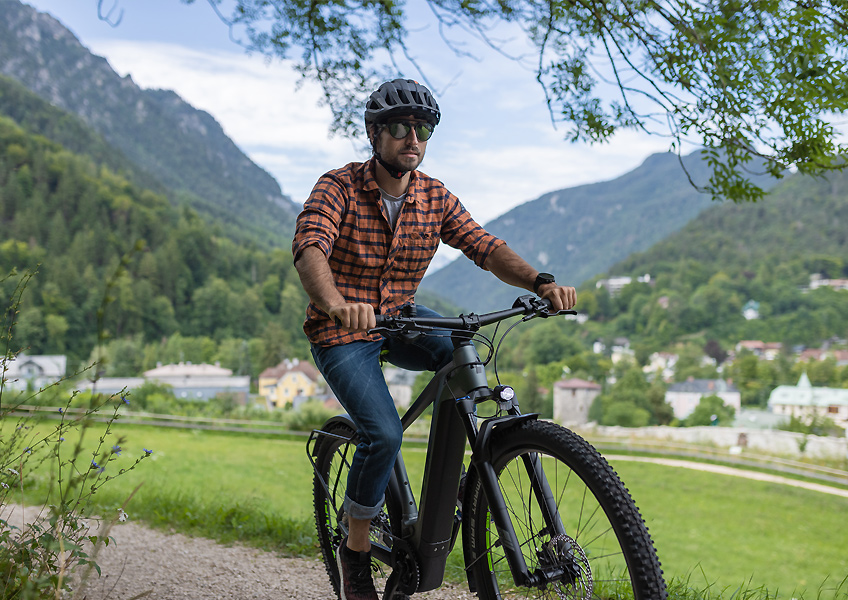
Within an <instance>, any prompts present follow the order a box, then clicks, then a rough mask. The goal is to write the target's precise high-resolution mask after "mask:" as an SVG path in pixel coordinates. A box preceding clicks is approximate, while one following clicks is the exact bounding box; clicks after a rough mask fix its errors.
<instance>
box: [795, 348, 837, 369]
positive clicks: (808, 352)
mask: <svg viewBox="0 0 848 600" xmlns="http://www.w3.org/2000/svg"><path fill="white" fill-rule="evenodd" d="M827 358H833V360H835V361H836V366H837V367H844V366H848V350H824V349H822V348H807V349H805V350H803V351H802V352H801V353H800V354H799V355H798V360H799V361H800V362H808V361H811V360H815V361H821V360H825V359H827Z"/></svg>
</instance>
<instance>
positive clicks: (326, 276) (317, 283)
mask: <svg viewBox="0 0 848 600" xmlns="http://www.w3.org/2000/svg"><path fill="white" fill-rule="evenodd" d="M294 267H295V269H297V274H298V275H299V276H300V283H301V285H302V286H303V289H304V290H305V291H306V294H307V295H308V296H309V299H310V300H312V302H313V303H314V304H315V305H316V306H318V308H320V309H321V310H323V311H324V312H326V313H329V312H330V308H331V307H333V306H337V305H339V304H344V303H345V302H346V300H345V298H344V296H342V295H341V293H340V292H339V290H338V288H336V282H335V281H334V280H333V272H332V271H331V270H330V265H329V264H328V263H327V257H326V256H324V253H323V252H321V250H319V249H318V248H317V247H316V246H308V247H306V248H304V249H303V251H302V252H301V253H300V256H299V257H298V259H297V262H296V263H294Z"/></svg>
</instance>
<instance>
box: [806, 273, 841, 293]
mask: <svg viewBox="0 0 848 600" xmlns="http://www.w3.org/2000/svg"><path fill="white" fill-rule="evenodd" d="M820 287H829V288H832V289H834V290H837V291H841V290H848V279H828V278H826V277H825V276H824V275H822V274H821V273H813V274H812V275H810V287H809V288H808V289H809V290H815V289H818V288H820Z"/></svg>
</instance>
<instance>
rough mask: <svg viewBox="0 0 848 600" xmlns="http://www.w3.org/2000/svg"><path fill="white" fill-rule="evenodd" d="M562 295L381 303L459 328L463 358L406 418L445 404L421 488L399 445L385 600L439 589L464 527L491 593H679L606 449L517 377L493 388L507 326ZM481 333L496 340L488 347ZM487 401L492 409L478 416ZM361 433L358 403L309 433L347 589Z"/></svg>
mask: <svg viewBox="0 0 848 600" xmlns="http://www.w3.org/2000/svg"><path fill="white" fill-rule="evenodd" d="M549 308H550V304H549V303H547V302H546V301H542V300H540V299H538V298H536V297H534V296H522V297H521V298H518V299H517V300H516V302H515V304H514V306H513V307H512V308H511V309H506V310H501V311H497V312H493V313H488V314H483V315H475V314H473V313H472V314H469V315H461V316H459V317H455V318H418V317H416V316H415V314H414V306H412V307H411V309H407V310H403V311H401V312H400V314H397V315H385V316H383V315H380V316H378V327H377V328H376V329H374V330H372V331H373V332H376V333H380V334H382V335H384V336H401V337H404V336H405V337H406V338H409V337H410V336H417V335H450V336H451V339H452V341H453V346H454V351H453V360H452V362H450V363H449V364H448V365H447V366H445V367H443V368H442V369H440V370H439V371H438V372H437V373H435V375H434V376H433V378H432V380H431V381H430V383H429V384H428V385H427V387H426V388H425V389H424V391H423V392H422V393H421V394H420V396H419V397H418V398H417V399H416V400H415V402H414V403H412V405H411V406H410V407H409V409H408V410H407V412H406V413H405V414H404V415H403V416H402V417H401V422H402V424H403V427H404V430H406V429H407V428H408V427H409V425H410V424H411V423H413V422H414V421H415V420H416V419H418V418H419V417H420V416H421V415H422V413H424V411H425V409H426V408H427V407H428V406H430V405H433V412H432V422H431V426H430V434H429V443H428V446H427V455H426V463H425V470H424V476H423V481H422V485H421V489H420V494H419V500H418V501H416V498H415V496H414V494H413V491H412V488H411V486H410V481H409V477H408V476H407V472H406V468H405V466H404V461H403V456H402V453H398V457H397V460H396V462H395V465H394V468H393V471H392V475H391V479H390V481H389V484H388V487H387V489H386V492H385V503H384V505H383V507H382V510H381V512H380V514H378V515H377V516H376V517H375V518H374V519H373V520H372V522H371V544H372V546H371V547H372V560H373V561H374V563H376V565H377V567H376V568H377V569H378V570H379V572H380V574H381V575H380V576H379V577H378V578H377V579H376V584H377V587H378V590H379V591H381V592H382V597H383V599H384V600H402V599H406V598H408V597H409V596H410V595H412V594H414V593H416V592H423V591H427V590H432V589H436V588H438V587H439V586H440V585H441V584H442V581H443V579H444V574H445V567H446V563H447V559H448V554H449V553H450V552H451V550H452V548H453V547H454V544H455V543H456V541H457V538H458V536H459V531H460V529H461V531H462V552H463V555H464V562H465V572H466V577H467V580H468V586H469V588H470V590H471V591H472V592H476V594H477V595H478V597H479V598H481V599H494V598H519V597H521V598H557V599H563V598H566V599H583V600H589V599H613V598H614V599H633V600H663V599H665V598H667V592H666V585H665V582H664V580H663V574H662V570H661V568H660V563H659V560H658V559H657V555H656V551H655V549H654V545H653V542H652V540H651V537H650V535H649V533H648V530H647V527H646V526H645V523H644V521H643V519H642V517H641V515H640V514H639V510H638V509H637V508H636V506H635V504H634V503H633V500H632V498H631V496H630V494H629V492H628V491H627V489H626V488H625V487H624V485H623V484H622V482H621V480H620V479H619V477H618V475H617V474H616V473H615V471H614V470H613V469H612V468H611V467H610V466H609V464H608V463H607V462H606V460H605V459H604V458H603V457H602V456H601V455H600V454H599V453H598V452H597V450H595V448H593V447H592V446H591V445H590V444H589V443H588V442H586V441H585V440H583V439H582V438H581V437H580V436H578V435H577V434H575V433H574V432H572V431H571V430H569V429H566V428H565V427H561V426H559V425H556V424H554V423H552V422H548V421H543V420H539V419H538V418H537V417H538V415H536V414H522V413H521V411H520V410H519V406H518V402H517V399H516V398H515V393H514V391H513V389H512V388H511V387H509V386H506V385H502V384H501V383H500V382H499V381H498V382H497V385H495V387H494V388H492V387H489V382H488V381H487V377H486V370H485V367H486V365H487V364H488V363H489V362H490V360H491V359H492V358H493V357H494V360H495V362H494V365H493V367H494V369H495V376H496V377H497V369H496V367H497V351H498V349H499V348H500V345H501V343H502V342H503V339H504V337H505V336H506V335H507V334H508V333H509V331H510V330H511V329H512V328H513V327H515V326H516V325H518V324H519V323H521V322H525V321H528V320H530V319H534V318H544V317H551V316H554V315H552V314H550V313H549ZM562 312H568V313H571V314H573V311H562ZM515 316H521V317H522V318H521V319H520V320H519V321H517V322H516V323H515V324H513V325H512V327H510V328H509V329H507V331H506V332H504V333H503V335H501V336H500V337H498V335H497V327H496V328H495V332H494V334H492V335H491V336H487V335H484V334H483V333H481V331H480V330H481V328H482V327H484V326H486V325H491V324H495V323H499V322H501V321H503V320H505V319H508V318H510V317H515ZM474 342H477V343H478V344H481V345H484V346H485V347H487V348H488V355H487V358H486V359H485V360H483V359H481V358H480V356H479V354H478V352H477V347H476V346H475V344H474ZM496 342H497V345H496ZM484 403H485V404H484ZM478 405H480V411H481V412H483V411H484V410H486V412H493V413H494V414H493V416H488V417H482V416H480V415H478V410H477V407H478ZM485 406H491V407H492V409H493V410H491V411H489V410H488V409H485V408H484V407H485ZM356 444H357V436H356V427H355V426H354V424H353V423H352V422H351V420H350V418H349V417H347V416H346V415H339V416H335V417H332V418H331V419H329V420H328V421H327V422H326V423H325V424H324V426H323V427H322V428H321V429H320V430H315V431H313V432H312V435H311V436H310V438H309V441H308V443H307V453H308V455H309V457H310V460H311V462H312V465H313V467H314V471H315V476H314V489H313V493H314V508H315V522H316V525H317V529H318V540H319V543H320V546H321V552H322V554H323V558H324V564H325V566H326V568H327V573H328V575H329V577H330V582H331V583H332V585H333V588H334V590H335V592H336V594H338V593H339V573H338V567H337V563H336V556H335V554H336V551H337V549H338V546H339V544H340V543H341V541H342V539H344V537H345V536H346V535H347V515H346V514H345V512H344V510H343V501H344V497H345V489H346V486H347V474H348V470H349V468H350V460H351V457H352V455H353V452H354V450H355V448H356ZM466 444H468V445H469V446H470V448H471V455H470V460H469V461H468V468H467V469H466V468H465V458H466ZM460 525H461V527H460Z"/></svg>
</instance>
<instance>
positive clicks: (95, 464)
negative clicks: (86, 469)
mask: <svg viewBox="0 0 848 600" xmlns="http://www.w3.org/2000/svg"><path fill="white" fill-rule="evenodd" d="M91 468H92V469H97V472H98V473H102V472H103V471H105V470H106V467H101V466H100V465H98V464H97V462H96V461H91Z"/></svg>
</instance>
